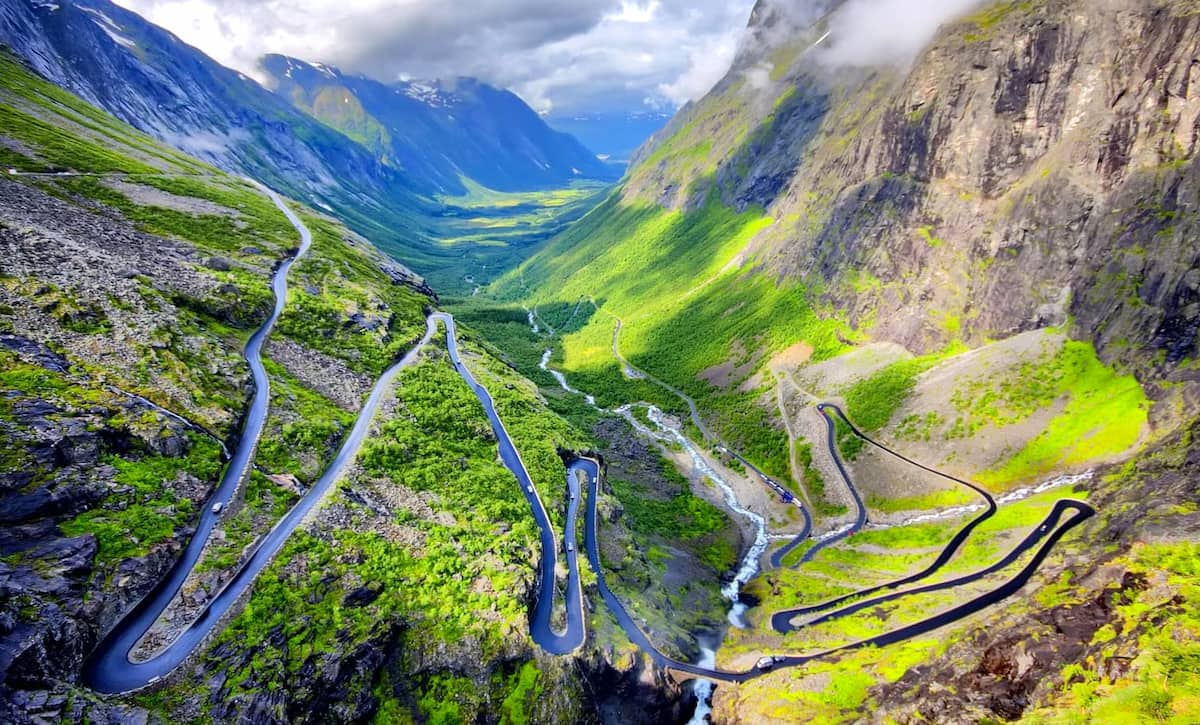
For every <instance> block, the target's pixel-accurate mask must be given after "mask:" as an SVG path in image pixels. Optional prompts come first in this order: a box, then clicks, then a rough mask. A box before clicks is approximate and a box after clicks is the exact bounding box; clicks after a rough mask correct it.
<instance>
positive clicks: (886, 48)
mask: <svg viewBox="0 0 1200 725" xmlns="http://www.w3.org/2000/svg"><path fill="white" fill-rule="evenodd" d="M981 4H982V0H922V1H921V2H912V0H849V2H847V3H846V5H845V6H844V7H842V8H841V9H840V10H838V12H837V14H836V15H834V17H833V20H832V22H831V24H830V31H831V33H830V37H829V41H830V42H829V43H827V44H826V45H824V46H823V51H822V53H821V54H820V56H819V58H820V59H821V60H822V61H823V62H825V63H829V64H831V65H858V66H871V65H891V64H901V65H903V64H907V63H909V62H911V61H912V60H913V59H914V58H915V57H916V55H917V53H919V52H920V51H921V50H922V49H924V48H925V46H926V45H928V44H929V42H930V41H931V40H933V37H934V34H935V33H936V32H937V29H938V28H939V27H941V26H942V25H944V24H945V23H947V22H950V21H952V20H955V19H957V18H959V17H961V16H962V15H964V14H965V13H967V12H968V11H970V10H973V9H975V8H976V7H977V6H979V5H981Z"/></svg>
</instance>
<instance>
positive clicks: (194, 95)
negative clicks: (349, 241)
mask: <svg viewBox="0 0 1200 725" xmlns="http://www.w3.org/2000/svg"><path fill="white" fill-rule="evenodd" d="M0 45H6V46H8V47H9V48H11V49H12V50H13V51H14V52H15V53H17V54H18V55H20V56H21V57H23V58H25V59H26V61H28V63H29V64H30V66H31V67H33V68H34V69H35V70H37V71H38V72H39V73H41V74H42V75H44V76H45V77H47V78H49V79H50V80H52V81H53V82H55V83H56V84H58V85H60V86H62V87H64V88H67V89H69V90H71V91H72V92H74V93H76V94H78V95H79V96H80V97H82V98H84V99H86V100H87V101H89V102H90V103H93V104H95V105H97V106H99V107H100V108H103V109H105V110H107V111H109V112H110V113H112V114H113V115H115V116H117V117H118V118H120V119H121V120H123V121H125V122H127V123H129V124H131V125H133V126H134V127H136V128H139V129H140V130H142V131H145V132H147V133H149V134H151V135H152V136H154V137H155V138H157V139H158V140H160V141H163V142H165V143H168V144H170V145H172V146H175V147H176V148H180V149H182V150H183V151H184V152H186V153H189V154H192V155H195V156H197V157H199V158H202V159H204V160H206V161H208V162H210V163H213V164H215V165H216V166H218V167H220V168H222V169H225V170H227V171H232V172H235V173H239V174H246V175H249V176H252V177H254V178H256V179H260V180H262V181H264V182H266V183H269V184H271V185H272V186H273V187H275V188H278V189H280V190H282V191H285V192H287V193H289V194H290V195H292V196H294V197H296V198H300V199H304V200H305V201H307V202H308V203H310V204H312V205H314V206H318V207H320V208H323V209H325V210H327V211H330V212H331V213H334V214H336V215H337V216H338V217H339V218H340V219H342V220H343V221H345V222H346V223H347V224H348V225H349V226H350V227H351V228H353V229H354V230H355V231H357V232H359V233H360V234H363V235H366V236H368V237H370V238H371V239H372V240H373V241H374V243H376V244H377V245H379V246H380V247H381V248H382V249H384V250H385V251H387V252H388V253H389V254H392V255H393V256H395V257H397V258H400V259H403V260H404V261H405V263H407V264H409V265H411V266H412V267H413V268H415V269H417V270H419V271H421V272H422V273H424V274H432V273H436V272H439V271H445V270H446V269H447V268H449V267H453V266H455V265H458V264H460V263H461V262H462V260H463V258H464V254H465V255H466V256H467V257H468V258H469V259H471V260H474V259H476V257H486V258H487V259H486V260H484V261H481V262H480V264H482V265H487V264H489V263H490V264H491V265H492V266H493V268H494V267H495V265H496V262H497V260H496V259H494V258H492V257H494V256H495V250H496V248H497V247H503V248H506V249H507V248H509V247H512V248H513V249H516V250H517V254H518V255H523V252H521V251H520V247H521V244H524V243H525V240H517V242H515V243H513V244H511V245H510V244H509V242H508V240H504V239H494V240H493V239H490V240H485V242H482V243H476V242H474V241H468V242H465V243H463V242H462V241H461V239H462V238H463V237H466V236H468V234H467V233H466V232H465V231H464V230H463V229H460V226H461V225H459V223H458V219H457V215H458V214H460V210H458V209H457V208H456V207H454V206H450V207H447V205H446V204H447V203H450V204H451V205H453V203H454V202H453V201H452V200H451V201H449V202H447V200H446V199H445V197H446V196H455V197H457V196H465V195H468V192H471V193H472V194H473V193H474V192H476V190H478V189H479V187H480V186H483V187H492V188H495V189H500V190H518V189H523V190H535V189H536V190H546V189H550V188H560V187H562V186H565V185H567V184H568V183H574V182H575V181H576V180H581V181H582V180H585V179H593V180H601V181H600V182H593V183H603V182H605V181H609V180H611V179H612V178H613V175H612V174H611V172H610V171H609V169H608V168H607V167H606V166H605V165H604V164H602V163H600V162H599V161H598V160H597V159H596V158H595V157H594V156H593V155H592V154H591V153H589V152H588V151H587V150H586V149H584V148H583V147H582V146H581V145H580V144H579V143H578V142H577V141H575V140H574V139H572V138H571V137H569V136H566V135H564V134H560V133H557V132H555V131H553V130H551V129H549V128H548V127H547V126H546V125H545V124H544V123H543V122H542V121H541V119H540V118H538V116H537V114H535V113H534V112H533V111H532V110H530V109H529V108H528V107H527V106H526V105H525V104H524V103H523V102H521V101H520V99H518V98H517V97H516V96H514V95H512V94H510V93H508V92H506V91H500V90H497V89H494V88H491V87H488V86H486V85H483V84H479V83H477V82H475V81H469V80H463V81H461V82H460V83H459V84H458V87H457V88H456V90H455V91H454V92H453V93H449V92H447V93H443V94H439V93H438V92H436V91H434V90H433V88H432V87H430V88H429V92H428V93H426V96H427V97H426V98H425V99H424V100H418V99H417V98H413V97H412V96H418V97H419V96H421V93H420V92H418V90H417V88H418V86H416V85H412V86H408V87H407V94H405V93H403V92H402V93H397V91H404V90H405V89H404V88H401V87H399V86H398V87H397V88H390V87H386V86H383V85H382V84H378V83H374V82H372V81H369V80H366V79H362V78H347V77H343V76H341V75H340V74H337V73H336V71H334V70H330V69H326V70H320V69H318V68H316V67H315V66H309V65H307V64H302V63H300V62H299V61H288V60H285V59H281V58H278V57H276V58H274V59H268V62H267V67H268V68H275V67H276V66H279V65H280V64H283V69H282V70H280V72H279V75H280V80H281V82H285V85H286V94H285V95H282V96H281V95H278V94H276V93H273V92H271V91H269V90H267V89H265V88H263V87H262V86H260V85H259V84H258V83H256V82H255V81H254V80H252V79H250V78H247V77H246V76H244V75H242V74H240V73H237V72H235V71H233V70H230V69H228V68H225V67H222V66H221V65H219V64H217V63H216V62H214V61H213V60H212V59H210V58H208V57H207V56H205V55H204V54H203V53H201V52H200V51H198V50H196V49H195V48H192V47H190V46H188V45H186V44H185V43H184V42H182V41H181V40H180V39H179V38H177V37H175V36H174V35H172V34H171V33H169V32H167V31H165V30H163V29H161V28H158V27H157V26H154V25H152V24H150V23H148V22H146V21H145V20H144V19H142V18H141V17H139V16H137V15H136V14H134V13H131V12H129V11H127V10H125V9H123V8H121V7H118V6H116V5H114V4H112V3H110V2H108V0H96V1H95V2H88V1H84V2H74V1H72V0H67V1H66V2H62V3H44V2H31V1H30V0H6V2H3V3H0ZM289 62H290V63H291V64H292V65H293V66H295V67H296V68H297V69H298V70H299V72H298V73H297V74H296V80H295V81H293V80H292V79H289V78H287V77H286V64H287V63H289ZM326 73H329V74H331V75H334V76H335V77H336V79H338V83H339V84H341V85H336V86H329V85H328V84H327V83H326V82H327V81H329V80H330V76H327V75H326ZM301 79H303V81H304V83H305V84H307V85H305V86H303V87H302V86H301V85H300V84H299V83H298V81H300V80H301ZM345 84H348V85H349V86H353V88H352V89H351V88H348V87H346V85H345ZM421 88H424V86H422V87H421ZM339 94H340V95H339ZM348 94H359V95H361V96H362V98H361V99H359V98H358V96H357V95H356V96H355V99H356V102H355V103H354V104H350V103H348V102H347V101H348V100H349V99H348V98H347V97H346V96H347V95H348ZM334 96H337V98H336V99H334V98H333V97H334ZM331 99H333V102H330V100H331ZM293 101H295V102H297V105H298V106H299V108H297V107H295V106H293V105H292V103H293ZM362 102H366V103H367V105H368V106H369V109H368V110H367V111H363V110H362V106H361V103H362ZM446 104H450V105H446ZM310 113H312V114H315V115H316V116H317V118H314V117H313V116H312V115H309V114H310ZM527 203H528V200H527V199H524V198H522V199H518V200H516V202H515V205H523V206H524V205H527ZM528 205H529V206H534V207H535V206H536V205H537V203H536V201H535V202H533V203H532V204H528ZM510 206H512V205H510ZM509 211H510V212H511V211H512V210H509ZM513 223H514V224H516V223H521V224H523V223H524V222H523V220H514V222H513ZM467 231H468V232H469V231H475V232H478V231H479V230H478V229H470V230H467ZM525 236H527V237H531V238H532V239H534V241H540V239H541V238H543V236H542V235H536V234H526V235H525ZM447 240H449V241H447ZM505 264H506V265H507V264H510V262H505ZM450 276H451V277H452V276H453V274H452V273H451V274H450ZM439 279H440V281H442V282H445V281H446V279H447V275H446V274H443V275H442V276H441V277H440V278H439Z"/></svg>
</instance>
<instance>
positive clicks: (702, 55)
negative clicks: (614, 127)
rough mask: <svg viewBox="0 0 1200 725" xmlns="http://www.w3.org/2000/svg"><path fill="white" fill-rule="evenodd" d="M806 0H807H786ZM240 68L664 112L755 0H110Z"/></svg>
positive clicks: (702, 84)
mask: <svg viewBox="0 0 1200 725" xmlns="http://www.w3.org/2000/svg"><path fill="white" fill-rule="evenodd" d="M798 1H799V2H802V3H803V2H805V0H798ZM115 2H117V4H119V5H122V6H124V7H127V8H129V9H130V10H133V11H134V12H136V13H138V14H140V15H142V16H144V17H145V18H146V19H148V20H150V21H151V22H153V23H155V24H157V25H161V26H163V27H165V28H166V29H168V30H170V31H171V32H173V33H175V34H176V35H178V36H179V37H180V38H182V39H183V40H184V41H185V42H187V43H189V44H191V45H194V46H196V47H198V48H200V49H201V50H203V51H204V52H205V53H207V54H208V55H210V56H212V57H213V58H214V59H216V60H217V61H218V62H220V63H222V64H224V65H227V66H230V67H232V68H235V69H237V70H239V71H242V72H243V73H246V74H247V75H250V76H253V77H261V74H260V73H258V70H257V59H258V58H259V57H260V56H262V55H263V54H265V53H283V54H285V55H291V56H295V57H297V58H301V59H303V60H307V61H314V62H322V63H328V64H332V65H336V66H338V67H339V68H341V69H342V70H344V71H347V72H357V73H362V74H364V75H367V76H370V77H372V78H375V79H377V80H381V81H384V82H391V81H394V80H398V79H401V78H451V77H454V76H473V77H476V78H480V79H482V80H485V81H487V82H490V83H493V84H495V85H498V86H502V87H506V88H510V89H512V90H513V91H515V92H517V93H518V94H519V95H520V96H521V97H522V98H524V99H525V101H526V102H527V103H529V104H530V105H531V106H533V107H534V108H535V109H537V110H538V111H541V112H551V111H553V112H557V113H585V112H594V111H614V110H620V111H636V110H647V109H656V110H663V111H672V110H674V109H675V108H676V107H678V106H679V105H682V104H683V103H685V102H686V101H688V100H691V99H697V98H700V97H701V96H703V95H704V94H705V93H706V92H707V91H708V90H709V89H710V88H711V87H712V86H713V84H715V83H716V82H717V81H718V80H720V79H721V77H722V76H723V75H724V74H725V72H726V71H727V70H728V68H729V66H730V63H731V62H732V60H733V57H734V55H735V53H736V51H737V47H738V42H739V41H740V40H741V38H742V35H743V32H744V30H745V27H746V22H747V20H748V19H749V17H750V11H751V9H752V8H753V6H754V0H352V1H351V0H115Z"/></svg>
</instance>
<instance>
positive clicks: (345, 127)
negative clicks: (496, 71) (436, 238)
mask: <svg viewBox="0 0 1200 725" xmlns="http://www.w3.org/2000/svg"><path fill="white" fill-rule="evenodd" d="M261 67H262V69H263V70H264V71H265V72H267V73H268V74H270V77H271V85H272V87H273V88H274V89H275V92H276V93H278V94H279V95H281V96H283V97H284V98H286V99H288V100H289V101H291V102H292V103H293V104H295V105H296V107H297V108H300V109H302V110H303V111H305V112H306V113H308V114H310V115H312V116H313V117H315V118H318V119H320V120H321V121H324V122H325V123H326V124H328V125H330V126H332V127H333V128H336V129H338V130H340V131H342V132H343V133H345V134H346V135H348V136H350V137H351V138H354V139H355V140H357V141H358V142H359V143H361V144H363V145H364V146H366V147H367V148H368V149H370V150H371V151H372V152H373V153H374V154H375V155H376V157H377V158H379V159H380V161H382V162H383V163H384V164H385V165H388V166H392V167H395V168H397V169H400V170H402V171H403V172H404V173H405V175H406V176H408V177H410V178H413V179H420V180H422V181H423V182H424V183H426V184H428V185H430V186H431V187H433V188H434V189H435V190H437V191H438V192H439V193H442V194H446V195H452V196H460V195H462V194H464V193H466V191H467V189H466V187H465V186H464V185H463V182H462V178H463V177H466V178H469V179H471V180H472V181H474V182H476V183H478V184H482V185H483V186H485V187H487V188H489V189H495V190H497V191H528V190H531V189H539V188H547V187H557V186H562V185H564V184H566V183H568V182H570V181H573V180H575V179H589V178H591V179H612V178H615V177H614V175H613V173H612V171H611V170H610V169H609V168H608V167H606V166H605V165H604V164H602V163H600V161H599V160H598V159H596V157H595V155H594V154H592V153H591V152H590V151H588V150H587V149H585V148H584V147H583V146H582V145H580V143H579V142H578V141H576V140H575V139H574V138H572V137H570V136H568V135H567V134H563V133H559V132H556V131H554V130H553V129H551V128H550V127H549V126H547V125H546V124H545V122H544V121H542V119H541V118H540V117H539V116H538V115H537V114H536V113H534V111H533V109H531V108H530V107H529V106H527V105H525V103H524V101H522V100H521V99H520V98H518V97H517V96H515V95H514V94H512V93H511V92H509V91H503V90H500V89H498V88H493V87H492V86H489V85H487V84H486V83H482V82H480V81H477V80H474V79H472V78H459V79H457V80H455V81H450V82H442V81H400V82H397V83H393V84H390V85H388V84H384V83H380V82H378V81H374V80H371V79H370V78H366V77H363V76H347V75H345V74H343V73H342V72H341V71H340V70H338V69H337V68H334V67H331V66H328V65H321V64H318V65H313V64H310V63H306V62H304V61H302V60H298V59H295V58H288V57H285V56H280V55H268V56H265V57H264V58H263V59H262V61H261Z"/></svg>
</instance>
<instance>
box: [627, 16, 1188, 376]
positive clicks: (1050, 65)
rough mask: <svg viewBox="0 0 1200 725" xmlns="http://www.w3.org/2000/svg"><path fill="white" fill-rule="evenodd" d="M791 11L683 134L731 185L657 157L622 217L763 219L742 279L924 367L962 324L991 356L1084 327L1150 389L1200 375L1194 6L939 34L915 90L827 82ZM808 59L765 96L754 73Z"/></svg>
mask: <svg viewBox="0 0 1200 725" xmlns="http://www.w3.org/2000/svg"><path fill="white" fill-rule="evenodd" d="M836 4H837V3H827V4H826V6H825V7H826V8H828V7H833V6H834V5H836ZM781 7H782V6H781V5H780V4H777V3H771V2H766V1H765V0H764V2H760V3H758V7H756V9H755V14H754V18H753V19H752V22H751V30H750V33H751V35H752V36H753V37H756V38H758V39H759V40H760V46H759V47H748V48H747V50H746V51H745V52H744V54H743V58H742V59H741V60H740V62H739V64H738V65H736V66H735V67H734V69H733V70H732V71H731V72H730V75H729V76H728V77H727V78H726V79H724V80H723V81H722V82H721V83H720V84H718V85H717V87H716V88H715V89H714V91H713V92H712V94H710V96H709V97H707V98H705V99H704V100H702V101H700V102H698V103H697V104H694V105H693V106H690V107H688V108H685V109H684V110H683V111H682V112H681V114H680V116H679V117H678V118H677V119H676V121H675V122H673V125H672V128H669V129H668V134H667V135H669V132H670V131H671V130H674V131H683V135H682V136H680V137H678V138H676V139H674V140H673V141H672V148H675V149H688V148H691V147H692V146H693V145H694V144H700V143H703V142H704V141H705V140H711V142H712V152H711V154H710V155H709V157H708V159H707V160H708V162H709V164H712V165H715V167H716V172H715V180H713V179H712V178H710V177H709V176H708V172H709V170H710V168H711V167H710V165H709V164H699V165H690V166H689V165H682V164H680V163H677V162H670V161H669V160H664V161H658V162H656V163H648V160H649V159H651V158H652V157H653V152H654V151H655V150H656V145H655V144H651V145H649V146H647V147H646V148H645V149H644V150H643V153H642V156H643V163H642V164H641V165H640V166H638V167H636V168H634V170H633V171H632V173H631V175H630V177H629V179H628V182H627V185H626V192H625V193H626V196H628V197H633V198H636V199H638V200H642V201H645V200H655V201H662V202H665V203H668V204H670V205H672V206H676V207H687V208H694V207H696V206H698V205H700V204H702V203H703V201H704V199H705V198H706V195H707V194H708V193H709V191H710V190H711V189H712V188H713V187H714V186H715V188H716V190H717V191H718V192H719V194H720V196H721V198H722V199H723V200H724V201H725V202H726V203H727V204H728V205H730V206H733V207H735V208H737V209H739V210H743V209H747V208H751V207H755V206H761V207H763V208H764V209H765V210H766V213H767V214H769V215H770V216H771V217H773V218H774V219H776V220H778V221H777V222H776V224H775V225H774V226H773V227H772V228H770V229H768V230H766V231H764V232H763V233H762V234H760V235H759V237H758V238H757V239H756V240H755V241H754V242H753V243H752V244H751V245H750V247H749V248H748V249H747V250H746V257H747V258H754V257H757V260H758V262H759V263H760V264H761V268H762V269H764V270H766V271H767V272H769V273H773V274H775V275H777V276H778V277H782V278H795V279H802V280H806V281H809V282H811V283H815V285H814V286H817V287H819V288H820V289H822V290H823V293H822V297H823V299H822V300H820V302H826V303H830V304H832V306H833V309H834V310H836V311H837V312H838V313H839V315H842V316H844V317H846V318H848V319H849V320H850V321H851V322H852V323H854V324H869V325H870V332H871V334H872V335H873V336H875V337H877V338H881V339H886V340H891V341H895V342H900V343H902V344H904V345H905V346H907V347H909V348H910V349H914V350H930V349H936V348H938V347H940V346H941V345H944V344H945V343H946V342H947V340H948V339H949V337H950V336H951V333H949V332H948V331H947V329H946V327H947V325H945V324H944V323H945V321H946V320H948V319H949V320H954V321H955V322H956V323H957V324H956V325H952V326H950V327H952V328H953V329H955V330H956V333H954V334H961V335H962V336H963V337H964V338H965V339H966V340H967V341H968V342H980V341H982V340H984V339H985V338H999V337H1005V336H1008V335H1012V334H1014V333H1017V332H1021V331H1024V330H1028V329H1032V328H1035V327H1039V326H1045V325H1049V324H1056V323H1060V322H1062V321H1064V320H1066V319H1068V318H1073V319H1074V320H1075V321H1076V323H1077V324H1076V328H1077V334H1079V335H1080V336H1082V337H1086V338H1090V339H1091V340H1092V341H1093V342H1095V343H1096V345H1097V347H1098V348H1099V349H1100V350H1101V353H1102V355H1103V356H1104V357H1105V358H1106V359H1109V360H1111V359H1114V358H1116V359H1120V360H1121V361H1123V362H1126V363H1129V364H1132V365H1133V366H1135V367H1136V368H1137V369H1139V370H1142V371H1143V372H1144V373H1145V376H1144V377H1147V378H1149V377H1156V376H1165V377H1170V376H1174V375H1176V366H1177V365H1178V363H1179V362H1180V361H1182V360H1185V359H1187V358H1189V357H1194V356H1195V355H1196V354H1197V352H1198V347H1197V342H1198V339H1200V337H1198V336H1200V296H1198V293H1197V276H1196V273H1195V272H1194V270H1195V269H1196V268H1197V265H1200V242H1198V241H1197V240H1198V239H1200V229H1198V228H1197V226H1198V225H1200V215H1198V214H1197V212H1198V211H1200V167H1198V164H1200V158H1198V155H1197V152H1198V151H1200V149H1198V147H1197V138H1198V136H1197V133H1196V129H1197V127H1198V125H1197V124H1198V123H1200V86H1198V85H1197V81H1196V79H1195V72H1194V58H1195V57H1196V56H1197V54H1198V53H1200V18H1198V17H1197V16H1196V15H1195V14H1194V13H1193V12H1191V9H1190V6H1189V5H1188V4H1187V3H1182V2H1167V3H1159V4H1147V3H1144V2H1140V1H1139V0H1112V1H1111V2H1107V3H1106V4H1105V7H1106V9H1105V10H1104V11H1103V12H1097V11H1096V10H1095V8H1094V7H1093V4H1092V3H1088V2H1083V0H1055V1H1053V2H1039V3H1032V4H1020V5H1015V6H1013V7H1012V8H1009V10H1008V12H1007V13H1004V14H1001V15H1000V16H998V19H997V21H996V22H995V23H994V24H991V25H989V26H988V27H986V28H984V27H981V26H979V25H976V23H975V22H973V21H971V20H969V19H967V20H962V21H959V22H957V23H951V24H949V25H946V26H944V27H943V28H942V29H941V31H940V32H939V34H938V37H937V38H936V40H934V41H933V43H932V44H931V45H930V46H929V47H928V48H926V49H925V50H924V52H923V53H921V54H920V55H919V56H918V57H917V59H916V60H915V62H914V63H913V64H912V65H911V67H905V68H901V69H897V68H892V67H849V66H844V65H843V66H839V67H833V66H831V65H830V64H829V62H828V61H827V60H823V58H824V56H823V55H822V53H821V51H820V49H819V48H817V49H815V50H814V49H813V48H812V43H813V42H815V40H816V39H817V38H818V37H820V35H821V34H822V32H823V31H824V29H825V27H826V26H821V25H818V26H815V27H812V28H804V27H795V28H785V29H783V30H781V24H784V25H786V24H787V23H789V22H791V23H793V24H794V22H795V15H796V13H794V12H792V13H781V12H780V8H781ZM813 14H814V15H815V14H816V12H815V11H814V13H813ZM784 16H786V18H785V17H784ZM801 25H802V24H801ZM835 27H836V26H835ZM837 42H838V38H837V37H836V33H835V34H834V36H831V37H830V38H828V39H827V43H829V44H832V45H834V46H836V45H837ZM753 45H754V44H753V43H748V46H753ZM792 56H795V60H792V61H786V62H789V63H791V65H790V67H787V68H785V67H783V66H782V65H780V66H775V65H770V67H769V70H770V71H771V76H772V80H771V81H770V82H765V81H764V82H757V81H756V82H751V77H750V76H749V75H748V72H749V71H748V68H750V67H751V66H753V65H754V63H756V62H762V59H763V58H766V59H768V61H771V59H778V58H790V57H792ZM771 62H773V61H771ZM762 75H763V76H764V77H765V75H766V74H765V69H764V72H763V74H762ZM760 81H761V79H760ZM740 128H749V129H750V131H749V132H748V133H744V134H742V135H741V136H740V137H739V136H737V135H736V133H735V132H736V131H737V130H738V129H740ZM664 138H665V135H664ZM738 139H740V140H738ZM864 279H866V280H869V281H871V284H869V285H862V284H861V281H862V280H864ZM875 281H878V284H877V285H876V284H875V283H874V282H875ZM856 282H857V283H858V284H856ZM864 287H865V288H864Z"/></svg>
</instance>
